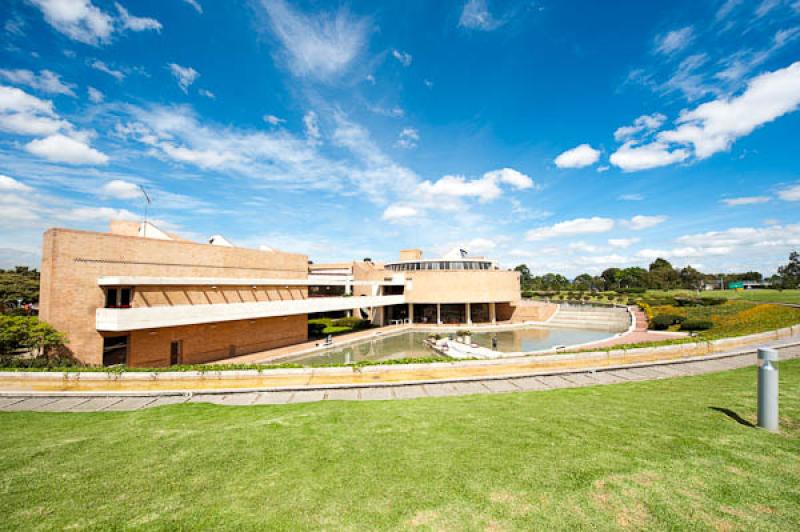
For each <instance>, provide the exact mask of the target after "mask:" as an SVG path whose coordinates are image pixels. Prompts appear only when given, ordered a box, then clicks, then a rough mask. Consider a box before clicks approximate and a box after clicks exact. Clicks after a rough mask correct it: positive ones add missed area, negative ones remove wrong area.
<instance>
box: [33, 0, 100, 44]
mask: <svg viewBox="0 0 800 532" xmlns="http://www.w3.org/2000/svg"><path fill="white" fill-rule="evenodd" d="M30 1H31V3H32V4H33V5H35V6H36V7H38V8H39V9H40V10H41V11H42V13H43V14H44V19H45V20H46V21H47V23H48V24H50V25H51V26H53V27H54V28H55V29H56V30H58V31H60V32H61V33H63V34H64V35H66V36H67V37H69V38H70V39H74V40H76V41H80V42H82V43H85V44H90V45H93V46H97V45H99V44H101V43H105V42H108V41H109V40H110V38H111V34H112V33H113V31H114V20H113V18H112V17H111V16H109V15H108V14H107V13H105V12H103V11H101V10H100V9H98V8H97V7H96V6H95V5H94V4H92V2H91V0H30Z"/></svg>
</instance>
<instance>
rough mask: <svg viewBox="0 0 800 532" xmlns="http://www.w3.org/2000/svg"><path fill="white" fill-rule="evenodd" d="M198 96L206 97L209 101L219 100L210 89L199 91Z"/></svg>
mask: <svg viewBox="0 0 800 532" xmlns="http://www.w3.org/2000/svg"><path fill="white" fill-rule="evenodd" d="M197 94H199V95H200V96H204V97H206V98H208V99H209V100H216V99H217V95H216V94H214V93H213V92H211V91H210V90H208V89H198V91H197Z"/></svg>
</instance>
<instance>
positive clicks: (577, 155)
mask: <svg viewBox="0 0 800 532" xmlns="http://www.w3.org/2000/svg"><path fill="white" fill-rule="evenodd" d="M598 159H600V150H596V149H594V148H592V147H591V146H590V145H588V144H581V145H580V146H576V147H575V148H572V149H571V150H567V151H565V152H564V153H562V154H561V155H559V156H558V157H556V159H555V163H556V166H558V167H559V168H583V167H586V166H591V165H593V164H594V163H596V162H597V161H598Z"/></svg>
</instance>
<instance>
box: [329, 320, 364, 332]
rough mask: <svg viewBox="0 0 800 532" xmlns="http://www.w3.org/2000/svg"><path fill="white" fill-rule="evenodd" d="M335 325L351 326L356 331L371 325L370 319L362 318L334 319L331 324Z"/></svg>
mask: <svg viewBox="0 0 800 532" xmlns="http://www.w3.org/2000/svg"><path fill="white" fill-rule="evenodd" d="M331 325H333V326H334V327H349V328H351V329H353V330H354V331H358V330H360V329H366V328H367V327H369V326H370V322H369V320H362V319H361V318H339V319H336V320H333V323H332V324H331Z"/></svg>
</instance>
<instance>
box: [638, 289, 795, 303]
mask: <svg viewBox="0 0 800 532" xmlns="http://www.w3.org/2000/svg"><path fill="white" fill-rule="evenodd" d="M665 296H672V297H674V296H688V297H696V296H697V292H695V291H693V290H648V291H647V292H646V294H645V297H665ZM700 297H724V298H726V299H732V300H742V301H754V302H757V303H795V304H798V305H800V290H772V289H764V290H761V289H758V290H742V291H736V290H711V291H708V292H700Z"/></svg>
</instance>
